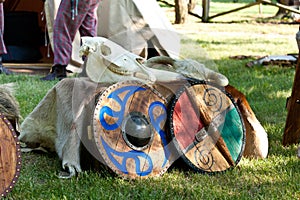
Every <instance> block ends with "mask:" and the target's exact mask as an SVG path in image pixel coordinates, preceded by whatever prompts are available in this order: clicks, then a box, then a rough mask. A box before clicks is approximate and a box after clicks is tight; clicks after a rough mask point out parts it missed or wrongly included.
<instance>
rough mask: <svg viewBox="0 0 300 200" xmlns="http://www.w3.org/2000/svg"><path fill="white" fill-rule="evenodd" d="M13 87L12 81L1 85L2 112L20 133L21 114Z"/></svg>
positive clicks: (0, 107) (0, 102)
mask: <svg viewBox="0 0 300 200" xmlns="http://www.w3.org/2000/svg"><path fill="white" fill-rule="evenodd" d="M13 87H14V86H13V84H12V83H9V84H4V85H0V112H1V113H2V114H3V115H4V116H5V117H6V118H7V119H8V120H9V121H10V123H11V124H12V125H13V127H14V129H15V131H16V132H17V133H18V132H19V121H20V118H21V115H20V108H19V103H18V101H17V100H16V98H15V97H14V89H13Z"/></svg>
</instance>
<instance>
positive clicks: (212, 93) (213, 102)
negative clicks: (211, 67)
mask: <svg viewBox="0 0 300 200" xmlns="http://www.w3.org/2000/svg"><path fill="white" fill-rule="evenodd" d="M203 101H204V103H205V105H206V106H207V107H208V108H209V109H210V110H211V111H212V112H218V111H220V109H221V108H222V105H223V98H222V96H221V93H220V92H219V91H218V90H217V89H216V88H207V89H205V92H204V94H203Z"/></svg>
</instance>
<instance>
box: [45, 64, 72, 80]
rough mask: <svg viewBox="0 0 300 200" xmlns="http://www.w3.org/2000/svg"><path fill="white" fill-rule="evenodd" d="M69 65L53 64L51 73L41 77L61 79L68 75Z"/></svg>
mask: <svg viewBox="0 0 300 200" xmlns="http://www.w3.org/2000/svg"><path fill="white" fill-rule="evenodd" d="M66 68H67V65H53V66H52V68H51V71H50V73H49V74H48V75H47V76H45V77H43V78H41V79H40V80H42V81H54V80H55V79H58V80H59V81H60V80H62V79H64V78H66V77H67V70H66Z"/></svg>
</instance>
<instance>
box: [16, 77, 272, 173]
mask: <svg viewBox="0 0 300 200" xmlns="http://www.w3.org/2000/svg"><path fill="white" fill-rule="evenodd" d="M107 86H108V85H105V84H100V85H98V84H96V83H94V82H91V81H89V80H88V79H84V78H66V79H63V80H62V81H60V82H58V83H57V84H56V85H55V86H54V87H53V88H52V89H50V90H49V92H48V93H47V94H46V96H45V97H44V98H43V99H42V100H41V102H40V103H39V104H38V105H37V107H36V108H35V109H34V110H33V111H32V112H31V113H30V114H29V115H28V116H27V117H26V118H25V120H24V122H23V123H22V125H21V134H20V136H19V139H20V140H21V141H22V142H25V143H26V144H28V145H29V146H30V144H34V143H35V144H39V145H40V146H41V147H44V148H47V149H49V150H51V151H56V152H57V154H58V156H59V158H60V159H61V160H62V167H63V169H65V170H66V171H68V174H67V175H62V174H61V176H60V177H61V178H69V177H71V176H73V175H75V174H76V172H81V171H82V168H81V163H80V159H81V156H80V147H81V146H80V144H81V143H83V144H84V146H85V147H88V148H90V149H89V150H91V149H93V148H92V145H91V143H90V142H89V141H88V140H87V139H86V138H87V137H88V136H87V135H88V130H87V129H88V127H90V126H91V121H92V120H91V117H92V113H93V111H94V107H95V106H94V105H95V97H96V95H97V94H98V93H99V91H101V90H102V89H103V88H106V87H107ZM226 90H227V91H228V92H229V93H231V94H232V96H233V97H234V99H235V101H236V102H237V105H238V107H239V108H240V110H241V114H242V116H243V119H244V120H245V125H246V147H245V153H244V156H246V157H251V158H265V157H266V156H267V154H268V139H267V134H266V132H265V131H264V129H263V127H262V126H261V124H260V123H259V121H258V120H257V119H256V117H255V114H254V113H253V111H252V109H251V108H250V106H249V104H248V102H247V100H246V98H245V96H244V95H243V94H242V93H241V92H239V91H238V90H236V89H235V88H234V87H232V86H227V87H226ZM35 147H36V146H35ZM90 153H91V154H94V153H95V152H93V151H90ZM93 156H94V157H96V158H97V159H99V155H97V153H95V154H94V155H93Z"/></svg>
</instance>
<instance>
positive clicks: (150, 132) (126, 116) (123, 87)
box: [93, 81, 171, 179]
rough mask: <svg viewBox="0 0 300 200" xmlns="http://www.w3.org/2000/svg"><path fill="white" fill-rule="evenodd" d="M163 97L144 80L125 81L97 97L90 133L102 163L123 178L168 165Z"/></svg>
mask: <svg viewBox="0 0 300 200" xmlns="http://www.w3.org/2000/svg"><path fill="white" fill-rule="evenodd" d="M166 118H167V108H166V100H165V99H164V98H163V97H162V96H161V95H160V93H159V92H158V91H157V90H155V89H153V88H152V87H151V86H148V85H146V84H144V83H141V82H138V81H125V82H120V83H116V84H114V85H111V86H110V87H108V88H107V89H106V90H105V91H104V92H103V93H102V94H101V95H100V97H99V100H98V102H97V105H96V108H95V112H94V117H93V133H94V140H95V142H96V146H97V148H98V151H99V152H100V154H101V156H102V157H103V160H104V162H105V164H106V165H107V166H108V167H109V168H110V169H111V170H112V171H114V172H115V173H116V174H118V175H121V176H122V177H125V178H132V179H135V178H147V177H155V176H160V175H162V174H163V173H164V172H166V171H167V169H168V168H169V166H170V164H171V163H170V161H169V156H170V153H169V150H168V139H167V135H166V132H165V123H166Z"/></svg>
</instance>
